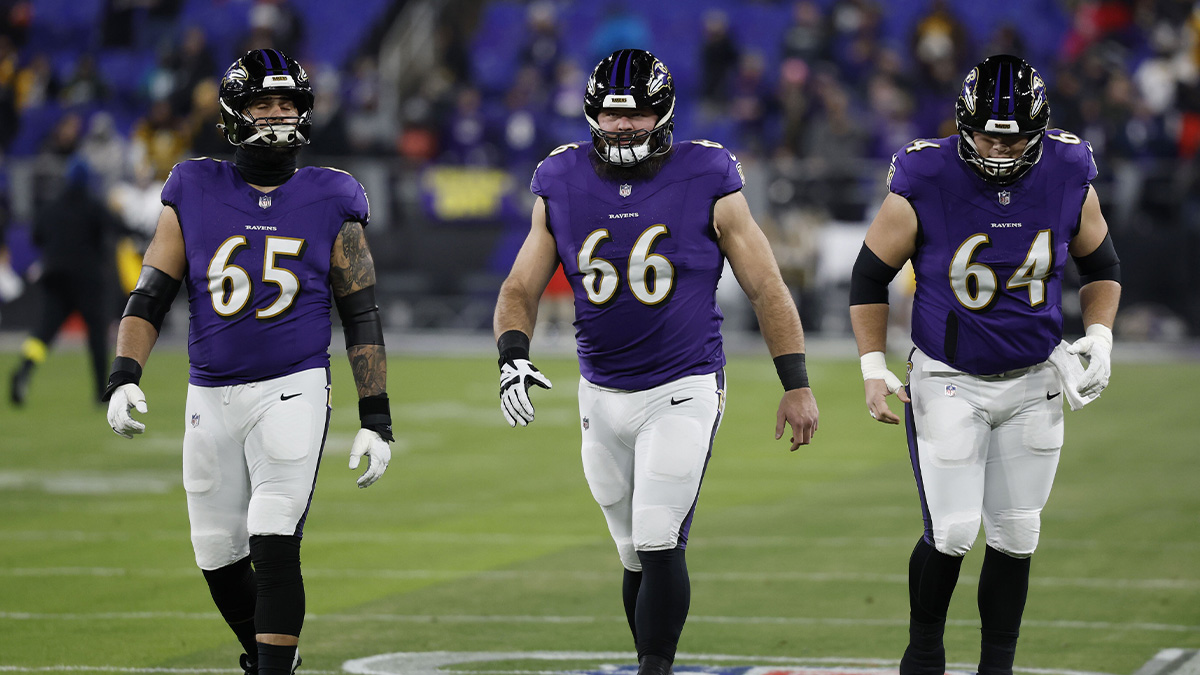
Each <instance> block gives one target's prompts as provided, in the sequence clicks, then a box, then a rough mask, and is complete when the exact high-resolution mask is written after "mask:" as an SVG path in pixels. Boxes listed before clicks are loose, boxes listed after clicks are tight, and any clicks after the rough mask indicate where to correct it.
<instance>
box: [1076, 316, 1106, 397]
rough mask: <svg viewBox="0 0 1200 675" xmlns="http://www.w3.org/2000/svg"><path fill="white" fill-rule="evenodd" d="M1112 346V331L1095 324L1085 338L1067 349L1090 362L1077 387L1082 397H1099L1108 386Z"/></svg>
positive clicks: (1088, 330) (1088, 329) (1088, 328)
mask: <svg viewBox="0 0 1200 675" xmlns="http://www.w3.org/2000/svg"><path fill="white" fill-rule="evenodd" d="M1112 344H1113V343H1112V331H1111V330H1110V329H1109V328H1108V326H1105V325H1103V324H1099V323H1094V324H1092V325H1090V326H1088V327H1087V333H1086V334H1085V335H1084V337H1081V338H1079V339H1078V340H1076V341H1074V342H1072V343H1071V345H1070V346H1069V347H1067V353H1069V354H1078V355H1079V356H1082V357H1084V358H1086V359H1087V362H1088V367H1087V370H1086V371H1084V373H1083V377H1082V378H1081V379H1080V380H1079V385H1078V386H1077V387H1075V389H1076V391H1078V392H1079V393H1080V394H1081V395H1083V396H1099V395H1100V392H1102V391H1104V388H1105V387H1107V386H1108V378H1109V377H1110V376H1111V375H1112Z"/></svg>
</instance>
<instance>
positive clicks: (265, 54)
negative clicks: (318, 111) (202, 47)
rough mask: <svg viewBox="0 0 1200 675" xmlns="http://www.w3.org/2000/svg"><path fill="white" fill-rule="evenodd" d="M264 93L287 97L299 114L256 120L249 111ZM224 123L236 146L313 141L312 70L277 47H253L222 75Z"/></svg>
mask: <svg viewBox="0 0 1200 675" xmlns="http://www.w3.org/2000/svg"><path fill="white" fill-rule="evenodd" d="M262 96H287V97H288V98H290V99H291V100H292V102H293V103H295V104H296V112H297V113H298V116H297V117H272V118H264V119H259V120H255V118H254V117H251V116H250V115H247V114H246V113H245V110H246V108H247V107H248V106H249V105H250V103H251V102H252V101H253V100H254V99H256V98H259V97H262ZM219 97H220V104H221V123H220V124H218V125H217V126H218V127H220V128H221V130H222V131H224V132H225V138H226V140H228V141H229V142H230V143H232V144H234V145H252V146H259V147H267V148H296V147H300V146H301V145H305V144H307V143H308V141H309V133H310V132H311V131H312V109H313V91H312V83H311V82H309V80H308V73H306V72H304V68H303V67H302V66H301V65H300V64H299V63H297V62H296V61H295V60H293V59H291V58H290V57H288V56H287V55H286V54H284V53H283V52H281V51H279V50H277V49H252V50H250V51H248V52H246V53H245V54H244V55H243V56H242V57H241V58H240V59H238V60H237V61H234V62H233V65H231V66H229V70H226V71H225V76H224V77H222V78H221V92H220V96H219Z"/></svg>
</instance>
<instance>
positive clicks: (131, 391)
mask: <svg viewBox="0 0 1200 675" xmlns="http://www.w3.org/2000/svg"><path fill="white" fill-rule="evenodd" d="M130 410H137V411H138V412H140V413H146V412H147V411H148V410H149V408H147V407H146V395H145V394H143V393H142V389H141V387H139V386H137V385H136V384H134V383H132V382H127V383H125V384H123V385H121V386H119V387H117V388H116V389H114V390H113V393H112V397H111V398H109V399H108V426H110V427H112V430H113V431H115V432H117V434H118V435H120V436H124V437H125V438H133V435H134V434H140V433H142V432H143V431H145V430H146V425H145V424H142V423H141V422H139V421H137V420H135V419H133V417H131V416H130V415H129V411H130Z"/></svg>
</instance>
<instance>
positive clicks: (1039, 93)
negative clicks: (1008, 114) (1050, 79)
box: [1029, 71, 1046, 117]
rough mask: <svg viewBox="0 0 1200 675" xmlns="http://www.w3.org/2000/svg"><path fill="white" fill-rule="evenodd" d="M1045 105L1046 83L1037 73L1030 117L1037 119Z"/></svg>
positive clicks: (1035, 73) (1034, 76)
mask: <svg viewBox="0 0 1200 675" xmlns="http://www.w3.org/2000/svg"><path fill="white" fill-rule="evenodd" d="M1044 105H1046V82H1045V81H1044V80H1042V76H1041V75H1038V74H1037V72H1036V71H1035V72H1034V74H1033V105H1031V106H1030V107H1029V116H1030V117H1037V114H1038V113H1039V112H1041V111H1042V106H1044Z"/></svg>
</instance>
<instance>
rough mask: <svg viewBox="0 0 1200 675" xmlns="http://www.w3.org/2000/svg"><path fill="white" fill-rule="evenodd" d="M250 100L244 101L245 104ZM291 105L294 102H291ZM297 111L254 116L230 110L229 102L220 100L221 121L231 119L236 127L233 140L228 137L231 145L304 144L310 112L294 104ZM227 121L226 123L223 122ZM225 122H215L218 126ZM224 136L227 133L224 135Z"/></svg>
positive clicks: (305, 142)
mask: <svg viewBox="0 0 1200 675" xmlns="http://www.w3.org/2000/svg"><path fill="white" fill-rule="evenodd" d="M250 103H253V102H252V101H250V102H248V103H247V105H249V104H250ZM293 104H297V102H296V101H293ZM296 107H297V114H296V115H289V116H286V117H257V118H256V117H254V116H253V115H249V114H247V113H246V112H245V110H233V109H231V108H230V106H229V104H228V103H227V102H226V101H225V100H224V99H222V100H221V117H222V119H224V120H231V119H232V120H234V123H235V124H236V125H237V127H238V133H237V135H236V137H237V139H238V140H237V141H234V140H233V139H230V142H231V143H233V144H234V145H254V146H259V147H265V148H295V147H299V146H301V145H307V144H308V142H309V138H308V132H309V131H310V130H311V129H312V121H311V117H312V111H311V110H304V111H301V110H300V107H299V105H298V104H297V106H296ZM226 124H228V122H226ZM226 124H221V125H218V126H220V127H221V128H222V129H224V128H225V126H226ZM227 135H228V134H227Z"/></svg>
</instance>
